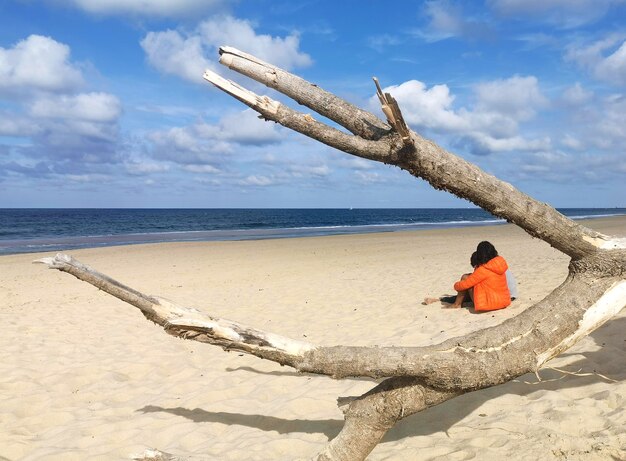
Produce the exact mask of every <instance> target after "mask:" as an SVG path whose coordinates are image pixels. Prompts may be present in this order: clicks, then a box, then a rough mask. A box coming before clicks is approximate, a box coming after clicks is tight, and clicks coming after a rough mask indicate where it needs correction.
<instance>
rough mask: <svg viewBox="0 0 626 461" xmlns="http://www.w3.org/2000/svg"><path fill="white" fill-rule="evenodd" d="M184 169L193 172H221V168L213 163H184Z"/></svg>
mask: <svg viewBox="0 0 626 461" xmlns="http://www.w3.org/2000/svg"><path fill="white" fill-rule="evenodd" d="M183 170H185V171H189V172H191V173H211V174H215V173H219V172H220V170H219V169H217V168H215V167H214V166H212V165H183Z"/></svg>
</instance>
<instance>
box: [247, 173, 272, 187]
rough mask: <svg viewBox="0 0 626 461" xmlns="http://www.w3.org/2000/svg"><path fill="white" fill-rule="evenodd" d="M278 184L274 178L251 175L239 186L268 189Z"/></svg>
mask: <svg viewBox="0 0 626 461" xmlns="http://www.w3.org/2000/svg"><path fill="white" fill-rule="evenodd" d="M276 184H277V181H276V180H275V179H274V178H270V177H268V176H263V175H249V176H248V177H246V178H245V179H242V180H240V181H239V185H241V186H258V187H267V186H274V185H276Z"/></svg>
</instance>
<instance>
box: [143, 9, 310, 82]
mask: <svg viewBox="0 0 626 461" xmlns="http://www.w3.org/2000/svg"><path fill="white" fill-rule="evenodd" d="M221 45H229V46H234V47H235V48H239V49H241V50H243V51H246V52H247V53H250V54H252V55H254V56H256V57H258V58H260V59H263V60H265V61H268V62H270V63H272V64H275V65H276V66H279V67H282V68H285V69H292V68H294V67H303V66H308V65H309V64H311V58H310V57H309V55H307V54H306V53H303V52H301V51H300V50H299V47H300V38H299V36H298V34H296V33H292V34H291V35H288V36H286V37H272V36H270V35H265V34H257V33H256V32H255V30H254V28H253V27H252V24H251V23H250V22H249V21H246V20H242V19H237V18H233V17H232V16H217V17H213V18H211V19H209V20H206V21H204V22H202V23H200V25H199V26H198V27H197V28H196V29H195V30H193V31H191V32H186V31H174V30H167V31H164V32H149V33H148V34H147V35H146V37H145V38H144V39H143V40H142V41H141V46H142V48H143V49H144V51H145V52H146V55H147V57H148V61H149V62H150V63H151V64H152V65H153V66H154V67H155V68H156V69H158V70H159V71H161V72H164V73H167V74H172V75H177V76H179V77H182V78H185V79H187V80H190V81H193V82H202V81H203V80H202V73H203V70H204V69H205V68H212V69H215V67H216V66H215V64H214V63H215V62H216V61H217V49H218V47H219V46H221ZM207 55H208V56H209V57H210V59H207V58H206V57H205V56H207Z"/></svg>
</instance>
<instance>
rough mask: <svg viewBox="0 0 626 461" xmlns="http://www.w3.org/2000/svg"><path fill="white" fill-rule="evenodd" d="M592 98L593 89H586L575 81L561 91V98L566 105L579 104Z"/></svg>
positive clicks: (573, 105)
mask: <svg viewBox="0 0 626 461" xmlns="http://www.w3.org/2000/svg"><path fill="white" fill-rule="evenodd" d="M592 98H593V91H588V90H586V89H584V88H583V87H582V85H581V84H580V83H578V82H577V83H575V84H574V85H573V86H570V87H569V88H567V89H566V90H565V91H564V92H563V96H562V100H563V102H564V103H565V104H566V105H567V106H572V107H576V106H581V105H583V104H587V103H588V102H589V101H590V100H591V99H592Z"/></svg>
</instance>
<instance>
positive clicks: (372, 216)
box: [0, 207, 626, 255]
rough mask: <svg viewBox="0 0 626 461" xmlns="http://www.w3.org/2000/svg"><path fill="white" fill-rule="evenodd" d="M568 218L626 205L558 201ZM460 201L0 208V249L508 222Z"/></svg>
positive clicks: (613, 212) (614, 212) (620, 211)
mask: <svg viewBox="0 0 626 461" xmlns="http://www.w3.org/2000/svg"><path fill="white" fill-rule="evenodd" d="M557 210H559V211H560V212H561V213H563V214H564V215H566V216H568V217H570V218H572V219H589V218H601V217H611V216H622V215H626V208H620V207H611V208H557ZM505 223H506V221H505V220H503V219H501V218H497V217H495V216H493V215H491V214H490V213H488V212H486V211H484V210H482V209H480V208H475V207H465V208H0V255H9V254H19V253H38V252H46V251H66V250H74V249H82V248H94V247H106V246H119V245H133V244H143V243H164V242H194V241H196V242H197V241H226V240H264V239H279V238H296V237H313V236H324V235H341V234H366V233H374V232H400V231H409V230H420V229H442V228H458V227H475V226H485V225H497V224H505Z"/></svg>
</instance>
